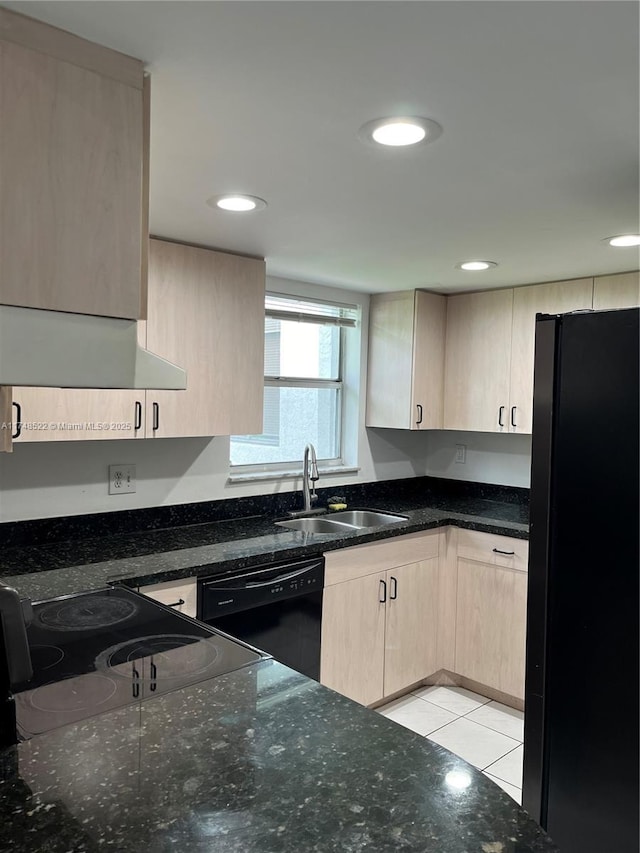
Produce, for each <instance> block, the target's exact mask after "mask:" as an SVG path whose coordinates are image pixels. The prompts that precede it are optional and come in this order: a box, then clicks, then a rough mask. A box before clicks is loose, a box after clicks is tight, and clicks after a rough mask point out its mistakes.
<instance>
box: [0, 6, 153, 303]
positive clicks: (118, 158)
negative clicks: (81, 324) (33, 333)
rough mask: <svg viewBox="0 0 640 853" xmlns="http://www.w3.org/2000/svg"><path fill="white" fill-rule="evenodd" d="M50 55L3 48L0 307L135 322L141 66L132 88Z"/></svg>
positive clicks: (138, 272) (138, 276)
mask: <svg viewBox="0 0 640 853" xmlns="http://www.w3.org/2000/svg"><path fill="white" fill-rule="evenodd" d="M0 11H2V10H0ZM3 14H4V13H3ZM34 26H36V27H38V26H41V25H39V22H35V24H34ZM60 38H62V39H63V40H64V38H65V36H61V37H60ZM72 38H75V37H72ZM78 41H79V40H77V39H76V42H78ZM82 44H83V45H84V47H85V51H84V54H85V55H86V56H89V55H90V52H91V50H92V48H96V49H97V50H99V51H103V50H104V49H103V48H101V47H98V46H96V45H90V44H89V43H88V42H83V43H82ZM43 45H44V46H43ZM46 49H47V48H46V40H45V41H38V47H37V49H35V50H30V49H28V48H27V47H24V46H22V45H19V44H12V43H10V42H8V41H6V42H0V104H1V110H2V115H3V116H4V120H3V121H2V122H0V158H1V159H0V172H1V173H2V192H1V193H0V270H1V273H0V302H2V303H5V304H9V305H24V306H27V307H35V308H47V309H54V310H58V311H70V312H75V313H83V314H101V315H105V316H110V317H130V318H137V317H139V315H140V281H141V263H142V242H141V228H142V208H143V205H142V192H143V185H142V161H143V92H142V65H141V64H139V63H138V74H139V88H138V87H136V86H132V85H127V84H126V83H124V82H121V81H120V80H118V79H114V77H112V76H103V75H102V74H100V73H97V72H96V71H90V70H87V69H86V68H82V67H80V65H79V64H75V62H74V63H72V62H64V61H62V60H61V59H59V58H56V57H54V56H49V55H47V53H46V52H43V51H46ZM114 56H116V54H114ZM122 59H123V61H125V60H126V62H128V63H131V62H133V60H130V59H128V58H126V57H123V58H122Z"/></svg>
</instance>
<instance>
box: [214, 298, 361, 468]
mask: <svg viewBox="0 0 640 853" xmlns="http://www.w3.org/2000/svg"><path fill="white" fill-rule="evenodd" d="M270 296H272V297H280V298H284V299H287V300H295V301H296V302H301V303H305V302H308V303H310V304H316V305H322V304H324V305H327V306H336V307H339V308H341V309H345V311H348V312H350V314H351V315H352V316H351V317H350V318H349V319H348V320H340V319H338V318H336V322H335V325H339V326H341V328H340V338H339V361H338V377H337V379H322V378H320V377H318V378H315V377H314V378H309V379H301V378H299V377H291V376H271V375H267V374H265V377H264V386H265V388H268V387H272V388H273V387H275V388H291V387H294V388H335V389H336V390H337V393H338V406H337V409H338V417H337V422H336V434H335V437H336V445H337V447H338V450H339V453H338V456H336V457H333V458H331V459H328V458H320V457H318V469H319V471H320V473H321V474H325V475H326V474H332V473H342V474H344V473H349V472H352V471H357V470H358V469H357V467H354V466H348V465H347V464H346V462H345V458H344V438H345V433H346V425H345V414H346V407H345V405H344V402H345V401H344V388H345V381H344V375H345V358H346V350H347V346H348V343H347V328H345V327H347V326H351V327H354V328H355V327H359V326H360V323H361V317H360V313H361V311H360V307H359V306H357V305H354V304H352V303H340V302H336V301H335V300H332V299H323V298H322V297H320V296H317V297H306V296H294V295H292V294H281V293H277V292H275V291H267V293H266V294H265V297H266V298H268V297H270ZM287 313H288V316H285V315H286V314H287ZM266 314H268V315H269V316H274V314H277V312H275V311H273V312H266ZM279 316H280V319H292V320H295V319H296V317H297V316H301V315H296V314H295V313H291V312H282V314H281V315H279ZM309 322H313V320H310V321H309ZM317 322H319V323H322V324H323V325H324V324H331V325H334V323H332V322H331V320H330V319H329V320H328V318H322V316H321V315H319V316H318V321H317ZM303 450H304V448H301V452H300V460H292V461H290V462H264V463H257V464H250V465H233V464H232V463H231V461H229V471H230V473H229V479H230V480H231V481H242V480H253V479H270V478H274V479H276V478H277V479H280V478H281V477H299V476H300V469H301V464H302V451H303Z"/></svg>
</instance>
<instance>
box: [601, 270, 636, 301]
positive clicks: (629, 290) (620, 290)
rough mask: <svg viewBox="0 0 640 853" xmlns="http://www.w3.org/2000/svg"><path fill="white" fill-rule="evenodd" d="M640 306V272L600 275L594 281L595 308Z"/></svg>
mask: <svg viewBox="0 0 640 853" xmlns="http://www.w3.org/2000/svg"><path fill="white" fill-rule="evenodd" d="M638 306H640V272H625V273H622V274H620V275H600V276H597V278H595V279H594V280H593V307H594V308H595V309H596V310H603V309H605V308H637V307H638Z"/></svg>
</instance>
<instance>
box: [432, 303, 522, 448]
mask: <svg viewBox="0 0 640 853" xmlns="http://www.w3.org/2000/svg"><path fill="white" fill-rule="evenodd" d="M512 303H513V290H511V289H507V290H492V291H485V292H483V293H465V294H461V295H459V296H450V297H449V299H448V304H447V333H446V334H447V340H446V359H445V380H444V387H445V391H444V429H454V430H476V431H479V432H507V431H508V415H509V411H508V407H509V378H510V377H509V374H510V359H511V315H512ZM500 421H502V424H503V426H500Z"/></svg>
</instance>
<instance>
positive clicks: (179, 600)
mask: <svg viewBox="0 0 640 853" xmlns="http://www.w3.org/2000/svg"><path fill="white" fill-rule="evenodd" d="M138 591H139V592H142V593H144V595H148V596H149V598H153V599H154V600H155V601H159V602H161V603H162V604H168V605H169V606H170V607H173V609H174V610H177V611H178V613H184V614H185V615H186V616H192V617H193V618H194V619H195V618H196V611H197V599H198V582H197V581H196V579H195V578H187V579H186V580H177V581H166V582H165V583H155V584H150V585H149V586H141V587H139V590H138Z"/></svg>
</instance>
